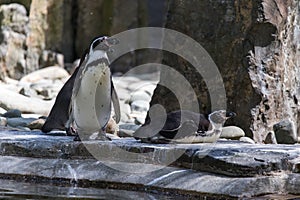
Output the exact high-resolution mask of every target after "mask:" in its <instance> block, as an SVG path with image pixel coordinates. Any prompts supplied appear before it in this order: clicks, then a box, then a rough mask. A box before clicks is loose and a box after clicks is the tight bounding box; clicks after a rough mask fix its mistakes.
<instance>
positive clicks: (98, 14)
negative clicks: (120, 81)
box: [0, 0, 166, 79]
mask: <svg viewBox="0 0 300 200" xmlns="http://www.w3.org/2000/svg"><path fill="white" fill-rule="evenodd" d="M11 3H18V4H21V5H23V6H25V8H26V9H24V7H22V8H21V10H22V11H20V10H18V9H17V10H14V11H6V10H4V11H5V12H6V13H11V12H17V13H16V15H23V17H24V18H26V22H25V21H22V22H17V24H20V26H26V31H25V32H24V31H23V32H22V38H23V39H22V41H18V44H17V48H15V46H14V45H11V44H9V45H8V44H7V43H16V41H15V40H13V39H11V38H14V37H15V35H12V34H6V35H8V36H7V37H6V38H5V40H3V37H2V39H1V38H0V39H1V40H0V49H1V48H2V49H3V50H2V52H7V50H6V49H7V46H12V47H10V48H14V49H20V51H22V53H23V54H21V53H19V54H18V56H16V58H14V59H15V60H18V61H19V62H21V64H19V63H11V61H6V60H9V59H10V58H8V57H6V56H4V55H3V53H2V55H0V70H1V71H2V73H1V77H2V78H1V77H0V78H1V79H3V77H5V76H9V77H11V78H15V79H20V78H21V76H22V75H24V74H27V73H30V72H32V71H34V70H36V69H39V68H43V67H47V66H51V65H59V66H63V65H64V62H65V63H72V62H73V61H74V60H75V59H77V58H79V57H81V55H82V53H83V51H84V50H85V48H87V46H88V45H89V43H90V41H91V40H92V39H93V38H94V37H96V36H99V35H113V34H116V33H119V32H121V31H125V30H128V29H132V28H137V27H142V26H162V25H163V20H164V16H165V12H166V11H165V10H166V9H165V8H166V2H165V1H160V0H152V1H150V0H147V1H144V0H138V1H124V2H123V1H119V0H89V1H83V0H43V1H40V0H3V1H0V6H1V5H3V6H4V7H5V6H7V5H10V4H11ZM154 3H155V5H153V4H154ZM14 5H17V4H14ZM21 5H19V6H21ZM26 11H27V12H26ZM1 12H2V11H1ZM5 15H7V14H5ZM149 16H151V19H150V20H149V19H148V17H149ZM1 19H2V18H0V25H1V27H2V28H1V33H0V35H5V34H4V33H3V32H4V29H5V31H6V29H7V27H8V26H10V25H11V23H15V22H9V23H6V22H5V21H3V20H1ZM22 23H23V24H22ZM5 27H6V28H5ZM8 37H9V38H8ZM24 38H25V44H23V43H24ZM10 40H11V41H10ZM1 46H4V47H1ZM133 55H134V53H133V54H131V55H129V54H128V55H126V56H124V57H123V58H122V59H120V60H119V61H118V63H116V64H115V65H114V66H113V67H112V68H113V71H123V72H124V71H127V70H128V69H130V68H131V67H133V66H135V65H137V64H140V63H143V62H142V61H140V60H143V59H144V57H147V58H148V57H149V56H148V54H145V53H139V52H138V53H136V55H134V56H133ZM63 56H64V57H63ZM152 57H154V58H155V57H157V54H155V56H152ZM7 62H9V63H7ZM124 66H126V67H124ZM127 66H129V67H127ZM13 69H14V70H13ZM4 72H5V73H4Z"/></svg>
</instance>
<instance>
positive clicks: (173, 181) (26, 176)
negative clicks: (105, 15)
mask: <svg viewBox="0 0 300 200" xmlns="http://www.w3.org/2000/svg"><path fill="white" fill-rule="evenodd" d="M69 76H70V75H69V73H68V72H67V71H65V70H64V69H63V68H60V67H48V68H44V69H41V70H38V71H36V72H33V73H31V74H28V75H27V76H25V77H23V78H22V79H21V80H20V81H16V80H12V79H6V81H5V83H4V82H2V83H0V91H1V92H0V93H1V96H0V107H1V108H0V162H1V166H0V190H1V189H2V190H3V191H14V192H15V193H16V194H19V193H24V194H25V193H26V195H29V194H30V195H35V196H36V198H39V197H40V196H39V195H46V196H51V197H53V194H49V193H47V191H48V190H50V189H51V190H52V189H53V190H55V191H56V190H57V192H58V193H57V194H56V195H58V194H60V195H63V196H66V197H70V193H69V192H70V191H71V192H72V195H75V196H76V197H79V196H82V197H83V198H85V197H87V196H89V197H92V196H93V195H96V196H97V195H99V194H106V195H108V196H109V195H111V193H112V192H114V193H115V192H116V191H113V190H112V191H108V190H101V188H106V189H107V188H110V189H118V192H119V191H120V190H126V191H127V192H124V195H125V196H128V198H130V199H131V197H132V196H139V197H141V196H142V197H146V196H150V197H151V199H161V198H162V197H166V198H171V197H172V198H173V197H174V198H175V197H177V198H179V199H180V198H181V197H186V198H191V197H194V198H195V199H198V198H200V197H201V198H204V197H205V198H207V199H234V198H244V197H245V198H246V197H253V196H263V195H265V194H276V195H280V196H279V198H281V197H282V195H287V194H292V195H299V194H300V193H299V190H298V188H299V187H300V186H299V181H298V180H299V171H300V170H299V163H300V161H299V149H300V148H299V145H297V144H296V145H259V144H255V143H254V141H253V140H252V139H250V138H248V137H245V134H244V131H243V130H242V129H240V128H239V127H235V126H226V127H224V128H223V133H222V135H221V137H222V138H220V139H219V140H218V142H217V143H216V144H180V145H176V144H143V143H141V142H139V141H137V140H135V139H133V138H131V137H124V136H128V135H130V134H132V133H133V132H134V130H136V129H137V128H138V127H139V126H140V125H141V124H142V123H143V122H144V119H145V116H146V114H147V110H148V109H149V102H150V100H151V96H152V94H153V90H154V89H155V87H156V84H157V82H158V77H159V74H158V73H149V74H123V75H117V74H116V75H114V77H113V81H114V84H115V87H116V90H117V92H118V95H119V99H120V105H121V111H122V116H121V122H120V124H119V132H118V135H119V136H121V137H122V138H115V139H113V140H112V141H102V142H99V141H97V142H95V141H93V142H84V143H81V142H74V141H73V137H67V136H62V135H61V133H59V132H57V133H58V134H53V133H51V134H52V135H49V134H45V133H42V132H41V131H40V130H39V129H40V128H41V126H42V125H43V123H44V121H45V117H47V114H48V113H49V111H50V109H51V107H52V105H53V103H54V100H55V97H56V95H57V93H58V91H59V90H60V88H61V87H62V86H63V84H64V83H65V81H66V80H67V79H68V77H69ZM280 127H283V129H282V128H280ZM280 127H279V128H278V127H277V128H278V129H279V130H280V131H281V132H284V134H286V133H289V129H288V128H287V127H288V126H287V125H285V126H283V125H282V126H280ZM272 137H273V140H276V139H274V137H275V135H271V136H270V140H272ZM271 142H272V141H271ZM95 149H96V150H97V151H96V153H95V152H94V151H93V150H95ZM87 150H88V151H87ZM99 152H101V153H100V154H99ZM99 156H100V157H99ZM99 161H100V162H99ZM48 166H51V167H50V168H49V167H48ZM8 179H11V180H10V181H9V180H8ZM15 180H22V181H21V182H20V183H16V182H14V181H15ZM207 180H209V182H207ZM27 182H29V183H32V184H33V185H32V184H30V185H31V189H29V190H26V191H22V190H19V189H17V188H16V187H17V185H18V184H21V185H28V183H27ZM41 183H43V184H42V185H41ZM56 183H59V184H58V185H57V184H56ZM7 184H8V185H7ZM128 185H130V186H128ZM60 186H63V187H64V188H61V187H60ZM65 187H67V188H68V189H66V188H65ZM36 188H40V189H41V191H43V194H39V193H36V192H35V191H34V190H35V189H36ZM131 190H134V191H139V192H140V193H139V192H138V193H131V192H130V191H131ZM118 192H116V193H118ZM145 192H146V193H145ZM8 193H9V192H8ZM8 193H7V192H4V193H2V195H4V197H6V195H7V194H8ZM10 193H13V192H10ZM0 197H1V195H0ZM292 197H295V196H292ZM264 198H265V197H262V199H264ZM266 198H269V196H267V197H266Z"/></svg>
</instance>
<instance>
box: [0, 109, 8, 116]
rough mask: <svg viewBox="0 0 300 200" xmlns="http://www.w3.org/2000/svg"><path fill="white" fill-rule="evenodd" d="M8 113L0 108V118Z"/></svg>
mask: <svg viewBox="0 0 300 200" xmlns="http://www.w3.org/2000/svg"><path fill="white" fill-rule="evenodd" d="M6 112H7V110H5V109H4V108H2V107H0V116H1V115H3V114H4V113H6Z"/></svg>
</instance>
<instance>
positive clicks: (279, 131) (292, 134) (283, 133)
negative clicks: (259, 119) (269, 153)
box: [273, 120, 298, 144]
mask: <svg viewBox="0 0 300 200" xmlns="http://www.w3.org/2000/svg"><path fill="white" fill-rule="evenodd" d="M273 130H274V133H275V137H276V141H277V143H278V144H295V143H297V141H298V137H297V132H296V128H295V124H294V122H292V121H291V120H282V121H281V122H279V123H277V124H274V126H273Z"/></svg>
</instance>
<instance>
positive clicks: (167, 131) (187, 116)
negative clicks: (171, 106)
mask: <svg viewBox="0 0 300 200" xmlns="http://www.w3.org/2000/svg"><path fill="white" fill-rule="evenodd" d="M161 121H165V122H164V124H163V126H161V128H159V130H157V128H158V127H159V126H160V125H158V124H160V123H161ZM186 121H189V123H190V124H193V128H194V129H195V130H194V132H195V131H198V132H203V131H207V130H208V127H209V121H208V120H207V119H206V117H205V115H203V114H200V113H196V112H192V111H188V110H177V111H172V112H170V113H168V114H167V116H166V119H163V118H161V116H151V119H150V120H149V121H147V122H146V123H145V124H144V125H142V126H141V127H140V128H139V129H137V130H136V131H135V133H134V137H135V138H136V139H141V138H148V137H151V136H153V134H155V132H156V133H157V132H158V131H159V133H158V134H159V135H160V136H163V137H165V138H167V139H173V138H174V137H175V136H176V134H177V132H178V130H179V129H180V128H181V127H182V125H185V124H184V122H186ZM189 127H191V126H189Z"/></svg>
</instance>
